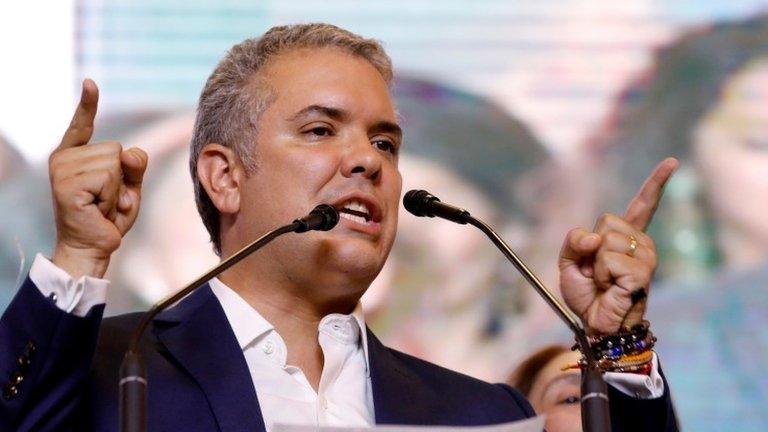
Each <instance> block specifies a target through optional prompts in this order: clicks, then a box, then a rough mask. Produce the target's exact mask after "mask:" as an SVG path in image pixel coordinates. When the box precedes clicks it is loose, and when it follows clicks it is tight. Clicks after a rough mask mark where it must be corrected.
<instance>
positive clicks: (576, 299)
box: [559, 158, 678, 334]
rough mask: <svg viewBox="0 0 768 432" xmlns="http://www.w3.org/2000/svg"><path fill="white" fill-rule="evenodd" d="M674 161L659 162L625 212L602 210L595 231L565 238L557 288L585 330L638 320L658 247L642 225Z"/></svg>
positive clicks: (612, 329)
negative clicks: (618, 214) (619, 213)
mask: <svg viewBox="0 0 768 432" xmlns="http://www.w3.org/2000/svg"><path fill="white" fill-rule="evenodd" d="M677 165H678V162H677V160H675V159H673V158H669V159H666V160H664V161H662V162H661V163H659V165H658V166H656V169H654V171H653V172H652V173H651V175H650V176H649V177H648V179H647V180H646V181H645V183H644V184H643V186H642V187H641V188H640V191H639V192H638V194H637V195H636V196H635V197H634V198H633V199H632V201H631V202H630V203H629V205H628V207H627V210H626V212H625V213H624V216H617V215H612V214H604V215H602V216H601V217H600V218H599V219H598V221H597V224H596V225H595V228H594V231H592V232H590V231H588V230H586V229H583V228H576V229H573V230H571V231H570V232H569V233H568V235H567V236H566V239H565V242H564V244H563V249H562V251H561V252H560V263H559V264H560V290H561V292H562V294H563V298H564V299H565V302H566V303H567V304H568V307H570V308H571V310H573V311H574V312H576V314H577V315H579V317H580V318H581V320H582V322H583V323H584V327H585V328H586V329H587V332H588V333H590V334H611V333H616V332H618V331H619V328H620V327H622V326H624V327H631V326H633V325H635V324H638V323H639V322H641V321H642V319H643V315H644V314H645V306H646V299H647V293H648V290H649V288H650V283H651V279H652V277H653V272H654V270H655V269H656V247H655V246H654V244H653V240H651V238H650V237H649V236H648V235H647V234H645V229H646V228H647V227H648V224H650V223H651V219H652V218H653V214H654V213H655V212H656V208H657V207H658V205H659V201H660V200H661V194H662V191H663V189H664V185H665V184H666V183H667V180H669V178H670V177H671V176H672V173H673V172H674V170H675V169H676V168H677ZM633 293H635V294H634V301H635V302H634V303H633ZM638 294H640V295H638Z"/></svg>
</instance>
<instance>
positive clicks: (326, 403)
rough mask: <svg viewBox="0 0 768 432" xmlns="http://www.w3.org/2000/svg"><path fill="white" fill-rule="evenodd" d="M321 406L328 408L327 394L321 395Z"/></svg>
mask: <svg viewBox="0 0 768 432" xmlns="http://www.w3.org/2000/svg"><path fill="white" fill-rule="evenodd" d="M320 406H321V407H323V409H328V399H326V398H325V396H320Z"/></svg>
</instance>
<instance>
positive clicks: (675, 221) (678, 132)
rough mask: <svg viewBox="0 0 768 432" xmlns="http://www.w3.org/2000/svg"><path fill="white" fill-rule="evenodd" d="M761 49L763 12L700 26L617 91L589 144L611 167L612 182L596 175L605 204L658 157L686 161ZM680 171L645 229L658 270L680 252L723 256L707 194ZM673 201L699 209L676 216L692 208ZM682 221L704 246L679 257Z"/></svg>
mask: <svg viewBox="0 0 768 432" xmlns="http://www.w3.org/2000/svg"><path fill="white" fill-rule="evenodd" d="M763 56H768V15H760V16H756V17H754V18H751V19H748V20H746V21H739V22H726V23H719V24H714V25H709V26H706V27H702V28H699V29H696V30H695V31H692V32H690V33H688V34H685V35H684V36H682V37H681V38H680V39H678V40H677V41H676V42H674V43H672V44H671V45H669V46H666V47H664V48H662V49H659V50H658V51H657V52H656V54H655V57H654V62H653V67H652V68H651V70H650V71H649V72H648V73H647V74H644V75H643V76H641V77H639V78H638V79H636V80H635V81H634V82H632V83H631V84H630V85H629V86H627V88H626V89H625V90H624V91H623V92H622V93H621V94H620V95H619V97H618V99H617V100H616V103H615V107H614V111H613V112H612V114H611V116H610V117H609V119H608V121H607V122H606V124H605V125H604V127H603V128H602V129H601V130H600V131H599V132H598V133H597V134H596V135H595V136H594V137H593V138H592V139H591V140H590V143H589V144H588V145H589V149H590V151H591V152H592V153H593V155H595V156H596V158H597V159H598V160H599V161H600V164H601V165H600V166H601V169H604V170H608V171H609V172H611V173H612V174H611V176H612V178H611V180H610V181H606V180H605V179H604V178H603V179H598V180H602V182H603V186H604V187H603V188H601V193H604V195H605V196H607V200H606V205H607V208H606V210H609V211H614V212H617V213H620V212H622V211H623V208H619V206H620V204H619V203H623V202H626V200H627V199H628V198H629V197H631V196H632V194H634V192H635V190H636V189H637V187H638V186H639V185H640V184H641V183H642V181H643V179H644V178H645V177H646V176H647V175H648V173H649V172H650V170H651V169H652V168H653V166H655V164H656V163H658V161H659V160H661V159H662V158H664V157H667V156H674V157H676V158H678V159H679V160H680V161H681V162H682V164H683V166H684V167H685V166H686V163H687V162H688V161H690V160H691V151H692V145H693V139H694V136H693V132H694V131H695V130H696V127H697V125H698V124H699V122H700V120H701V119H702V118H703V117H704V116H705V115H706V114H707V113H708V112H709V111H710V110H711V109H713V108H714V107H715V106H716V104H717V103H718V102H719V100H720V97H721V95H722V91H723V88H724V86H725V85H726V84H727V83H728V78H729V77H731V76H733V75H734V74H735V73H737V72H739V71H740V70H741V69H743V68H744V67H745V66H747V64H748V63H749V62H750V61H752V60H755V59H758V58H760V57H763ZM685 175H686V174H685V173H684V172H680V173H678V175H676V177H677V178H673V181H672V182H671V183H670V184H669V185H668V187H667V191H666V196H665V200H664V202H663V203H662V205H661V206H660V208H659V210H658V212H657V215H656V218H655V220H654V223H653V224H652V225H651V227H650V229H649V232H650V233H651V235H652V236H653V238H654V239H655V240H656V241H657V247H658V251H659V256H660V260H659V269H658V271H657V274H664V275H669V274H671V273H674V272H673V271H670V270H669V267H670V266H673V265H674V262H675V260H677V259H682V260H689V261H691V262H697V263H699V265H700V266H702V267H703V268H711V267H714V266H717V265H718V264H719V263H720V257H719V253H718V251H717V247H716V246H715V224H714V221H713V220H712V219H711V216H709V215H708V211H707V207H708V206H707V203H706V200H705V198H704V197H703V196H702V194H701V193H700V190H699V189H700V188H699V187H698V186H697V184H695V182H691V181H686V177H685ZM603 189H604V190H603ZM670 195H671V196H670ZM676 200H677V201H681V200H687V201H688V202H690V203H691V207H695V208H696V209H698V214H699V215H700V216H697V217H695V218H694V219H695V220H694V219H690V216H689V219H688V220H680V219H679V215H681V214H684V213H690V212H685V211H680V210H681V209H680V205H682V204H680V203H679V202H677V203H676V202H675V201H676ZM676 213H677V215H676ZM681 227H687V228H691V227H695V230H696V235H697V241H698V242H699V243H698V244H701V245H702V246H701V247H698V248H696V250H695V251H694V252H693V253H694V255H692V256H684V257H680V256H679V255H681V254H684V253H682V252H681V251H679V250H676V247H675V245H674V244H673V241H674V238H675V236H674V233H675V230H676V229H679V228H681Z"/></svg>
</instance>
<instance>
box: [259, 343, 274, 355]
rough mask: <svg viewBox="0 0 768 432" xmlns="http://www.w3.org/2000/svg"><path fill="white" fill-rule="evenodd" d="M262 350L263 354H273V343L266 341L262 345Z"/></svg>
mask: <svg viewBox="0 0 768 432" xmlns="http://www.w3.org/2000/svg"><path fill="white" fill-rule="evenodd" d="M262 350H263V351H264V354H266V355H271V354H272V353H273V352H275V343H274V342H272V341H267V343H265V344H264V347H263V348H262Z"/></svg>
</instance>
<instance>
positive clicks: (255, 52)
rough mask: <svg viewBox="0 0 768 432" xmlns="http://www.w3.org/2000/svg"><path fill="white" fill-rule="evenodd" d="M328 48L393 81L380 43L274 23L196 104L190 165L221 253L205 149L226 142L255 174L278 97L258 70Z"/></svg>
mask: <svg viewBox="0 0 768 432" xmlns="http://www.w3.org/2000/svg"><path fill="white" fill-rule="evenodd" d="M325 47H332V48H338V49H340V50H342V51H344V52H347V53H349V54H351V55H354V56H357V57H360V58H363V59H365V60H366V61H368V62H369V63H370V64H371V65H373V66H374V67H375V68H376V70H378V71H379V73H380V74H381V76H382V77H383V78H384V80H385V81H386V82H387V83H390V82H391V81H392V62H391V60H390V58H389V56H387V53H386V52H385V51H384V48H383V47H382V46H381V44H380V43H379V42H378V41H376V40H373V39H366V38H363V37H361V36H358V35H356V34H354V33H351V32H349V31H347V30H344V29H341V28H339V27H336V26H334V25H330V24H317V23H315V24H296V25H288V26H277V27H272V28H271V29H269V30H268V31H267V32H266V33H265V34H264V35H263V36H262V37H261V38H251V39H246V40H244V41H243V42H240V43H239V44H237V45H235V46H233V47H232V48H231V49H230V50H229V51H228V52H227V54H226V55H225V56H224V58H223V59H221V61H220V62H219V64H218V65H217V66H216V69H214V71H213V73H211V75H210V76H209V77H208V80H207V81H206V83H205V87H203V91H202V93H201V94H200V100H199V103H198V106H197V118H196V120H195V127H194V130H193V133H192V142H191V144H190V155H189V169H190V173H191V174H192V183H193V184H194V187H195V200H196V201H197V210H198V212H199V213H200V217H201V218H202V219H203V224H204V225H205V228H206V229H207V230H208V233H209V234H210V235H211V242H212V243H213V248H214V251H215V252H216V253H217V254H221V237H220V232H219V229H220V225H219V224H220V217H219V212H218V209H216V207H215V206H214V205H213V202H212V201H211V199H210V198H209V197H208V194H207V193H206V192H205V189H204V188H203V187H202V185H201V184H200V179H199V178H198V176H197V160H198V158H199V157H200V152H201V151H202V149H203V147H205V145H206V144H209V143H218V144H221V145H224V146H227V147H229V148H232V149H233V150H234V152H235V155H236V156H237V157H238V158H239V159H240V161H241V162H242V163H243V166H244V167H245V170H246V174H251V173H253V172H254V171H255V170H256V167H257V162H256V157H255V155H254V151H253V150H254V148H253V147H254V143H255V138H256V133H257V128H258V121H259V118H260V116H261V114H262V113H263V112H264V111H265V110H266V109H267V107H268V106H269V103H270V102H271V101H272V100H273V99H274V97H275V94H274V92H273V91H272V90H271V89H269V87H268V86H266V85H264V83H261V82H259V81H260V77H259V74H258V73H259V71H260V70H261V69H262V68H263V67H264V65H265V64H267V63H268V62H269V60H270V59H271V58H272V57H274V56H276V55H278V54H281V53H285V52H288V51H291V50H295V49H301V48H325Z"/></svg>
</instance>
